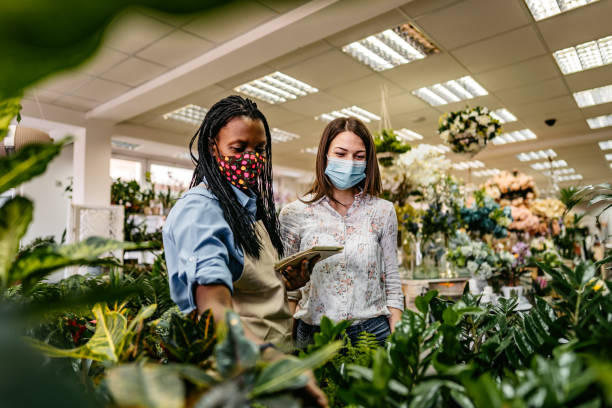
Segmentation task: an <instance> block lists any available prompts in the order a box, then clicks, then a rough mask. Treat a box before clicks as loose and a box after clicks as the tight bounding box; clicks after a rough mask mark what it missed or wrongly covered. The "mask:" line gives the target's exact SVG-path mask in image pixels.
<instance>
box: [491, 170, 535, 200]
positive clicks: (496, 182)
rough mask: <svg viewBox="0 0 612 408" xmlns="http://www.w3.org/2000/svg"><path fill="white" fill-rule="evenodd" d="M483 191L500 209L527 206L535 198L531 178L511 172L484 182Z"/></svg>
mask: <svg viewBox="0 0 612 408" xmlns="http://www.w3.org/2000/svg"><path fill="white" fill-rule="evenodd" d="M485 190H486V192H487V194H488V195H490V196H491V197H493V198H494V199H495V200H496V201H497V202H499V203H500V205H501V206H502V207H506V206H508V205H512V206H515V207H520V206H523V205H528V204H529V203H530V202H531V201H532V200H533V199H535V198H536V197H537V190H536V188H535V181H534V180H533V177H531V176H528V175H526V174H522V173H519V172H518V171H513V172H512V173H510V172H508V171H502V172H500V173H499V174H497V175H495V176H493V177H492V178H490V179H489V180H487V181H486V182H485Z"/></svg>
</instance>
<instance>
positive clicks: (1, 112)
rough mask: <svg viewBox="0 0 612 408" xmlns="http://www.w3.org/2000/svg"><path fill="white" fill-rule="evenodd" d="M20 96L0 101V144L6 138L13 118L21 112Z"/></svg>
mask: <svg viewBox="0 0 612 408" xmlns="http://www.w3.org/2000/svg"><path fill="white" fill-rule="evenodd" d="M19 102H21V96H16V97H12V98H7V99H4V100H2V101H0V142H1V141H2V139H4V137H5V136H6V133H7V131H8V127H9V125H10V124H11V121H12V120H13V118H14V117H15V116H17V115H19V111H20V110H21V104H20V103H19Z"/></svg>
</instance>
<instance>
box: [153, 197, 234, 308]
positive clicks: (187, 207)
mask: <svg viewBox="0 0 612 408" xmlns="http://www.w3.org/2000/svg"><path fill="white" fill-rule="evenodd" d="M163 239H164V249H165V251H166V264H167V266H168V279H169V284H170V295H171V297H172V299H173V300H174V302H175V303H176V304H177V305H178V306H179V308H180V309H181V311H183V312H185V313H188V312H190V311H192V310H193V309H195V308H196V302H195V295H194V290H195V287H196V286H197V285H220V284H221V285H225V286H227V288H228V289H229V290H230V292H233V289H234V287H233V284H232V282H233V281H235V280H237V279H238V278H239V276H232V272H231V270H230V266H229V265H230V256H231V255H230V248H234V245H235V244H234V239H233V234H232V231H231V229H230V227H229V225H228V224H227V222H226V221H225V218H224V217H223V213H222V210H221V209H220V208H219V207H218V206H216V205H211V204H210V203H209V202H208V201H207V200H202V199H201V196H197V195H192V196H187V197H185V198H183V199H181V200H179V202H178V203H177V205H176V206H175V208H173V210H172V213H171V214H170V216H169V217H168V220H167V222H166V225H165V226H164V230H163Z"/></svg>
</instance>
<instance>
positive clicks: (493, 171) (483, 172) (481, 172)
mask: <svg viewBox="0 0 612 408" xmlns="http://www.w3.org/2000/svg"><path fill="white" fill-rule="evenodd" d="M499 173H501V171H500V170H499V169H486V170H478V171H475V172H473V173H472V174H473V175H474V176H476V177H491V176H495V175H496V174H499Z"/></svg>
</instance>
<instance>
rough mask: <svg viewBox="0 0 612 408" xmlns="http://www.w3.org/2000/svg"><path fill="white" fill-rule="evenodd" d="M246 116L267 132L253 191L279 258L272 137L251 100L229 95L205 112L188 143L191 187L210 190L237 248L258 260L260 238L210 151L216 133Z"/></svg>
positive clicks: (258, 211)
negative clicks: (194, 149)
mask: <svg viewBox="0 0 612 408" xmlns="http://www.w3.org/2000/svg"><path fill="white" fill-rule="evenodd" d="M241 116H245V117H248V118H251V119H253V120H260V121H261V122H262V123H263V126H264V129H265V131H266V151H265V157H266V162H265V165H264V168H263V171H262V173H261V175H260V176H259V180H258V181H257V184H256V186H255V187H253V188H252V191H253V192H254V193H255V195H256V200H257V219H260V220H262V222H263V223H264V225H265V227H266V230H267V231H268V235H269V236H270V240H271V241H272V244H273V245H274V247H275V248H276V251H277V253H278V255H279V257H282V255H283V244H282V241H281V239H280V233H279V222H278V217H277V216H276V209H275V206H274V191H273V186H272V151H271V145H272V140H271V135H270V128H269V127H268V121H267V120H266V118H265V116H264V115H263V113H261V111H260V110H259V109H258V108H257V105H256V104H255V103H254V102H253V101H251V100H250V99H245V98H243V97H241V96H238V95H232V96H228V97H226V98H223V99H221V100H220V101H218V102H217V103H215V104H214V105H213V106H212V108H210V110H209V111H208V112H207V113H206V116H205V117H204V120H203V121H202V124H201V125H200V127H199V129H198V131H197V132H196V134H195V135H194V136H193V138H192V139H191V142H190V143H189V152H190V154H191V159H192V161H193V162H194V164H195V170H194V172H193V177H192V179H191V185H190V187H195V186H197V185H198V184H200V183H201V182H203V181H205V182H206V183H207V184H208V187H209V189H210V191H211V192H212V193H213V194H214V195H215V196H216V197H217V199H218V200H219V205H220V206H221V209H222V210H223V215H224V217H225V220H226V221H227V223H228V224H229V226H230V228H231V230H232V233H233V234H234V241H235V243H236V245H238V246H240V248H242V250H243V252H244V253H246V254H248V255H249V256H251V257H253V258H256V259H259V255H260V253H261V250H262V244H261V238H260V237H259V236H258V234H257V231H256V229H255V224H254V221H255V220H254V219H253V217H252V216H251V214H250V213H249V212H248V211H247V209H246V208H244V207H243V206H242V205H241V204H240V202H239V201H238V198H237V197H236V193H235V192H234V190H233V188H232V185H231V184H230V183H229V182H228V181H227V179H226V178H225V176H224V175H223V174H221V172H220V171H219V167H218V164H217V162H216V159H215V157H214V155H213V152H212V146H213V145H214V144H215V142H216V138H217V136H218V134H219V131H220V130H221V128H222V127H223V126H225V125H226V124H227V123H228V122H229V121H230V120H231V119H233V118H236V117H241ZM196 140H197V152H198V156H197V157H196V156H194V153H193V147H194V145H195V144H196Z"/></svg>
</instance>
